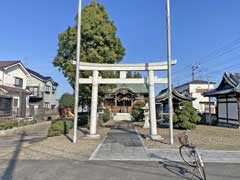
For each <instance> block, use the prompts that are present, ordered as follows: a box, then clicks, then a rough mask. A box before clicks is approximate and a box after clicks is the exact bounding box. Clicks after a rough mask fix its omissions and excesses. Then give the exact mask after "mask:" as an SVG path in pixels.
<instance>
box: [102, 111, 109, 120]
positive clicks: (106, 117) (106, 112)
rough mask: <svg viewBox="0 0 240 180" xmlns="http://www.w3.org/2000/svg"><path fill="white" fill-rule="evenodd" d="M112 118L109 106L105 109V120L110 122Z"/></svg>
mask: <svg viewBox="0 0 240 180" xmlns="http://www.w3.org/2000/svg"><path fill="white" fill-rule="evenodd" d="M109 120H110V110H109V108H105V109H104V114H103V122H108V121H109Z"/></svg>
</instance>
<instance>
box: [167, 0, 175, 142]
mask: <svg viewBox="0 0 240 180" xmlns="http://www.w3.org/2000/svg"><path fill="white" fill-rule="evenodd" d="M166 10H167V59H168V106H169V108H168V109H169V140H170V142H169V144H171V145H172V144H174V141H173V104H172V63H171V61H172V57H171V17H170V0H167V8H166Z"/></svg>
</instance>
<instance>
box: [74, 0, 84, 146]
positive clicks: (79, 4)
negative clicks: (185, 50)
mask: <svg viewBox="0 0 240 180" xmlns="http://www.w3.org/2000/svg"><path fill="white" fill-rule="evenodd" d="M81 20H82V0H79V2H78V32H77V62H76V75H75V104H74V133H73V143H76V142H77V124H78V99H79V74H80V68H79V66H80V50H81Z"/></svg>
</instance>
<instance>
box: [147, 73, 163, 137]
mask: <svg viewBox="0 0 240 180" xmlns="http://www.w3.org/2000/svg"><path fill="white" fill-rule="evenodd" d="M148 81H149V82H148V87H149V107H150V109H149V111H150V136H151V138H152V139H153V140H159V139H162V138H161V136H158V133H157V118H156V102H155V82H154V71H153V70H149V71H148Z"/></svg>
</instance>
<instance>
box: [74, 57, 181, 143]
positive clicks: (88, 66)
mask: <svg viewBox="0 0 240 180" xmlns="http://www.w3.org/2000/svg"><path fill="white" fill-rule="evenodd" d="M74 64H76V63H75V62H74ZM171 64H172V65H174V64H176V60H172V61H171ZM79 70H80V71H86V70H87V71H93V76H91V77H89V78H79V79H78V84H92V98H91V117H90V134H89V135H88V137H89V138H99V135H98V134H97V105H98V85H99V84H147V85H148V88H149V106H150V136H151V138H152V139H154V140H157V139H160V138H161V137H160V136H159V135H158V133H157V120H156V103H155V84H167V83H168V79H167V78H159V77H156V76H155V75H154V72H155V71H166V70H168V62H160V63H145V64H98V63H86V62H80V65H79ZM99 71H120V72H126V71H147V72H148V73H147V74H148V78H126V77H124V76H120V78H102V77H99ZM120 74H121V73H120ZM77 115H78V113H75V116H77Z"/></svg>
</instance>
